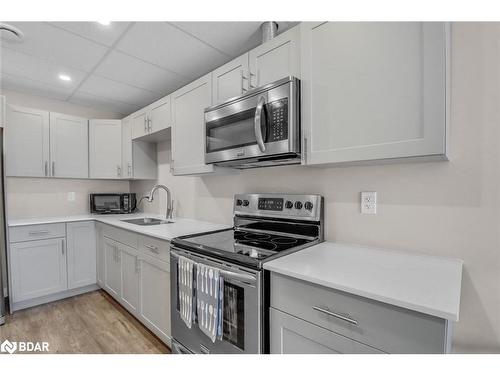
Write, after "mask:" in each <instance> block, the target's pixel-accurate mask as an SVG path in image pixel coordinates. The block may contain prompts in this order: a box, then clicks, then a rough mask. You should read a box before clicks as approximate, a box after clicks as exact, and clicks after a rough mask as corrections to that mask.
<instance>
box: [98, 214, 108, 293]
mask: <svg viewBox="0 0 500 375" xmlns="http://www.w3.org/2000/svg"><path fill="white" fill-rule="evenodd" d="M96 231H97V284H98V285H99V286H100V287H101V288H104V286H105V283H104V275H105V274H106V271H105V267H106V251H105V243H104V234H103V228H102V224H100V223H96Z"/></svg>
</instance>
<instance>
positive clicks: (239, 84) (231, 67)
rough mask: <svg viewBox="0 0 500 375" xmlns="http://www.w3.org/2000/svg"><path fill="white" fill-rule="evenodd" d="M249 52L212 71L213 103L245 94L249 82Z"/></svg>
mask: <svg viewBox="0 0 500 375" xmlns="http://www.w3.org/2000/svg"><path fill="white" fill-rule="evenodd" d="M248 78H249V70H248V53H245V54H244V55H243V56H240V57H238V58H236V59H234V60H233V61H230V62H228V63H227V64H225V65H223V66H221V67H220V68H218V69H215V70H214V71H213V72H212V85H213V87H212V91H213V95H212V98H213V104H219V103H222V102H223V101H225V100H227V99H230V98H234V97H235V96H239V95H241V94H244V93H245V92H246V91H247V90H248V87H249V83H248Z"/></svg>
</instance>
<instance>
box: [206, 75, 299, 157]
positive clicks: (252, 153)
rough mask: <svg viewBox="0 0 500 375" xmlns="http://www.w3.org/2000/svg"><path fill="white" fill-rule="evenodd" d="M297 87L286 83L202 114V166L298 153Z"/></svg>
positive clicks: (251, 93)
mask: <svg viewBox="0 0 500 375" xmlns="http://www.w3.org/2000/svg"><path fill="white" fill-rule="evenodd" d="M280 82H281V81H280ZM297 86H298V82H296V80H290V81H287V80H285V82H284V83H281V85H273V84H271V85H268V86H265V87H263V88H261V89H255V90H252V92H250V93H248V94H246V95H244V96H242V97H240V98H239V99H233V100H231V101H229V102H227V103H225V104H221V105H218V106H215V107H211V108H208V109H207V110H205V140H206V141H205V162H206V163H207V164H210V163H222V162H227V161H232V160H239V159H249V158H256V157H266V156H270V155H280V154H289V153H299V152H300V142H299V141H300V127H299V112H298V109H299V108H298V106H297V104H298V98H297V95H298V91H297Z"/></svg>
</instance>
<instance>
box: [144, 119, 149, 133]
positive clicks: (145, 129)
mask: <svg viewBox="0 0 500 375" xmlns="http://www.w3.org/2000/svg"><path fill="white" fill-rule="evenodd" d="M146 120H147V116H144V133H146V132H147V131H148V130H147V128H146Z"/></svg>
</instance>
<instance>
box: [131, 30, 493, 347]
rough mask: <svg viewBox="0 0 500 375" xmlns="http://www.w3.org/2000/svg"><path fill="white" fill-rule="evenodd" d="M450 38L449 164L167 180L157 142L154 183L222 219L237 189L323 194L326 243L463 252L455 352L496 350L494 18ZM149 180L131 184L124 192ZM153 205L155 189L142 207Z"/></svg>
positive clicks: (195, 213) (185, 208) (180, 205)
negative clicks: (365, 196) (368, 199)
mask: <svg viewBox="0 0 500 375" xmlns="http://www.w3.org/2000/svg"><path fill="white" fill-rule="evenodd" d="M452 39H453V40H452V87H451V98H452V111H451V112H452V113H451V148H452V160H451V161H450V162H434V163H413V164H411V163H410V164H397V165H383V166H368V167H339V168H306V167H300V166H290V167H275V168H269V169H258V170H249V171H244V172H242V173H241V174H237V175H230V176H207V177H173V176H171V175H170V173H169V162H170V145H169V143H162V144H160V147H159V151H158V158H159V162H160V165H159V181H160V182H161V183H164V184H166V185H167V186H169V187H171V188H172V190H173V195H174V198H175V199H176V204H177V214H178V215H179V216H185V217H193V218H197V219H202V220H209V221H215V222H220V223H226V224H228V225H229V224H231V221H232V216H231V215H232V212H231V211H232V198H233V194H235V193H242V192H289V193H319V194H322V195H324V197H325V203H326V215H325V220H326V239H327V240H328V241H342V242H352V243H361V244H367V245H373V246H381V247H386V248H393V249H402V250H409V251H417V252H423V253H429V254H435V255H443V256H451V257H459V258H462V259H463V260H464V262H465V267H464V276H463V284H462V303H461V311H460V322H459V323H458V324H456V325H455V333H454V351H456V352H500V249H499V244H500V241H499V229H500V212H499V211H500V199H499V194H500V189H499V188H500V126H499V124H500V113H499V111H500V105H499V103H500V86H499V83H500V44H499V43H498V40H500V24H492V23H489V24H473V23H462V24H455V25H453V32H452ZM152 183H153V182H146V183H144V182H133V183H131V191H137V192H140V193H143V192H146V191H147V190H148V189H149V188H150V187H151V184H152ZM372 190H373V191H377V192H378V199H379V205H378V214H377V215H375V216H372V215H360V213H359V210H360V205H359V193H360V192H361V191H372ZM160 207H161V211H162V212H163V210H164V208H165V198H164V195H163V194H162V196H161V199H160V206H159V207H158V206H151V207H149V208H148V209H150V210H153V211H156V212H158V210H160ZM423 276H424V277H425V275H423Z"/></svg>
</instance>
